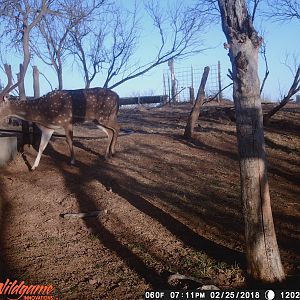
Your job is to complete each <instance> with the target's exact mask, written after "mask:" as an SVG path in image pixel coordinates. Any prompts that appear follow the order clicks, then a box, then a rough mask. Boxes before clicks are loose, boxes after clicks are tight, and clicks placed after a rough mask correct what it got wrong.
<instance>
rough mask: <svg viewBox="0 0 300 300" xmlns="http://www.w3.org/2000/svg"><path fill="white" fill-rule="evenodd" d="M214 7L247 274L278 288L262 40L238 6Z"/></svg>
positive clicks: (228, 2)
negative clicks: (231, 106)
mask: <svg viewBox="0 0 300 300" xmlns="http://www.w3.org/2000/svg"><path fill="white" fill-rule="evenodd" d="M218 2H219V7H220V11H221V17H222V26H223V31H224V33H225V35H226V37H227V41H228V45H227V47H228V48H229V56H230V60H231V64H232V74H233V82H234V87H233V98H234V103H235V110H236V119H237V120H236V127H237V139H238V151H239V158H240V175H241V191H242V203H243V210H244V219H245V237H246V256H247V266H248V273H249V275H250V276H251V277H252V278H254V279H257V280H260V281H263V282H278V281H279V282H280V281H283V280H284V279H285V274H284V270H283V267H282V264H281V259H280V254H279V249H278V245H277V240H276V234H275V229H274V224H273V217H272V210H271V203H270V194H269V184H268V178H267V166H266V153H265V141H264V131H263V115H262V108H261V102H260V83H259V78H258V51H259V47H260V45H261V41H262V39H261V38H260V37H259V36H258V34H257V32H256V30H255V29H254V27H253V25H252V22H251V18H250V16H249V14H248V11H247V8H246V4H245V1H244V0H240V1H236V0H218ZM241 24H242V26H241Z"/></svg>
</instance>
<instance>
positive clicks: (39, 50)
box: [31, 0, 105, 90]
mask: <svg viewBox="0 0 300 300" xmlns="http://www.w3.org/2000/svg"><path fill="white" fill-rule="evenodd" d="M104 2H105V0H101V1H97V0H93V1H89V0H85V1H82V0H63V1H59V2H57V3H56V7H55V11H56V13H55V14H47V15H45V16H44V17H43V18H42V20H41V22H40V23H39V26H38V28H39V40H40V41H41V43H39V44H38V45H37V43H32V44H31V47H32V49H33V51H34V53H35V54H36V55H37V56H38V57H39V58H40V59H41V60H42V61H43V62H44V63H45V64H47V65H49V66H51V67H53V68H54V70H55V72H56V75H57V79H58V89H60V90H61V89H63V65H64V62H65V59H66V57H67V56H68V54H69V48H70V46H69V44H70V41H71V38H70V37H71V35H70V32H71V31H72V30H73V29H74V28H75V27H76V26H78V25H79V24H80V23H82V22H85V21H86V20H87V19H88V18H89V17H90V16H91V14H92V13H93V12H94V11H95V10H96V9H99V8H100V7H101V6H102V5H103V4H104ZM41 45H43V47H41Z"/></svg>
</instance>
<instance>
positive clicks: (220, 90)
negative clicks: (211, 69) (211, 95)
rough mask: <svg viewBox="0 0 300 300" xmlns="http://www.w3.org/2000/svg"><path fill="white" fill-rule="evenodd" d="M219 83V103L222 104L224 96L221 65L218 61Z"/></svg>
mask: <svg viewBox="0 0 300 300" xmlns="http://www.w3.org/2000/svg"><path fill="white" fill-rule="evenodd" d="M218 83H219V96H218V102H219V103H220V102H221V100H222V98H223V96H222V82H221V63H220V61H218Z"/></svg>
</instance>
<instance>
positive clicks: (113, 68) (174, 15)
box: [71, 0, 207, 88]
mask: <svg viewBox="0 0 300 300" xmlns="http://www.w3.org/2000/svg"><path fill="white" fill-rule="evenodd" d="M172 5H173V6H172V7H170V8H169V9H168V10H164V9H162V7H161V5H160V4H159V3H158V1H156V0H150V1H148V2H147V3H146V5H145V8H146V11H145V12H146V15H148V17H150V18H151V20H152V23H153V30H152V31H153V34H155V31H156V32H157V33H158V35H159V37H160V44H159V45H157V50H156V53H155V54H154V55H153V58H152V59H151V58H150V59H149V61H148V63H146V64H144V65H141V64H140V63H139V58H138V57H137V50H138V45H141V44H142V42H141V41H140V39H139V38H140V36H141V35H142V34H143V33H142V29H141V28H142V24H141V23H140V22H139V15H138V12H139V11H140V10H141V7H140V6H139V7H138V6H137V5H136V4H135V5H134V7H133V8H132V10H131V11H130V10H128V9H124V8H122V7H117V6H116V5H109V6H107V7H106V10H105V12H104V13H102V15H101V16H98V17H100V20H101V21H99V22H98V23H97V25H98V26H97V29H95V28H93V25H88V26H87V25H83V24H79V26H76V27H75V30H73V32H72V39H73V43H72V45H71V46H72V51H71V52H72V53H73V54H74V55H75V56H76V57H77V59H78V61H79V63H80V66H81V69H82V70H83V73H84V78H85V85H86V86H89V85H90V83H91V81H92V80H93V79H94V78H95V76H96V74H97V73H100V75H101V76H102V80H103V83H102V84H101V85H102V86H103V87H107V88H115V87H116V86H118V85H120V84H123V83H124V82H126V81H128V80H131V79H133V78H136V77H138V76H141V75H143V74H145V73H146V72H148V71H149V70H151V69H153V68H154V67H156V66H158V65H160V64H162V63H165V62H167V61H168V60H170V59H172V58H175V57H184V56H187V55H190V54H192V53H196V52H200V51H201V47H202V43H201V39H200V38H199V32H200V30H203V29H204V27H205V25H206V24H207V20H206V19H205V18H204V17H203V16H196V15H195V14H193V13H192V12H191V11H190V10H189V9H188V7H187V6H185V5H184V4H182V3H181V4H177V5H174V3H173V4H172ZM147 29H148V30H149V28H147ZM150 30H151V28H150ZM91 39H93V41H94V44H93V43H91V42H90V41H91ZM95 42H96V43H95Z"/></svg>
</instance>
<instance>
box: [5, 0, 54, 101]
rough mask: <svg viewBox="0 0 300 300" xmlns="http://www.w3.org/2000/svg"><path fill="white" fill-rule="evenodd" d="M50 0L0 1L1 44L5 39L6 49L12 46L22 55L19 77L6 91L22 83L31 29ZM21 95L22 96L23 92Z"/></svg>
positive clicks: (48, 7) (44, 12) (37, 22)
mask: <svg viewBox="0 0 300 300" xmlns="http://www.w3.org/2000/svg"><path fill="white" fill-rule="evenodd" d="M52 2H53V0H42V1H34V0H3V1H1V2H0V18H1V25H2V26H1V28H0V30H1V36H0V37H1V43H2V46H3V44H4V42H5V41H6V47H7V48H8V49H12V48H13V47H14V48H15V49H17V50H19V51H20V52H21V53H22V56H23V62H22V67H21V71H20V74H19V78H18V80H17V82H16V83H15V84H12V85H11V86H10V87H9V88H8V89H7V90H6V92H8V91H12V90H13V89H15V88H16V87H17V86H18V85H20V84H24V78H25V74H26V71H27V68H28V65H29V62H30V59H31V51H30V47H29V45H30V38H31V34H32V31H33V29H34V28H35V27H36V26H37V25H38V24H39V22H40V21H41V19H42V18H43V16H45V15H46V14H47V13H49V12H50V6H51V4H52ZM21 96H22V98H24V97H25V94H24V95H21Z"/></svg>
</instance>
